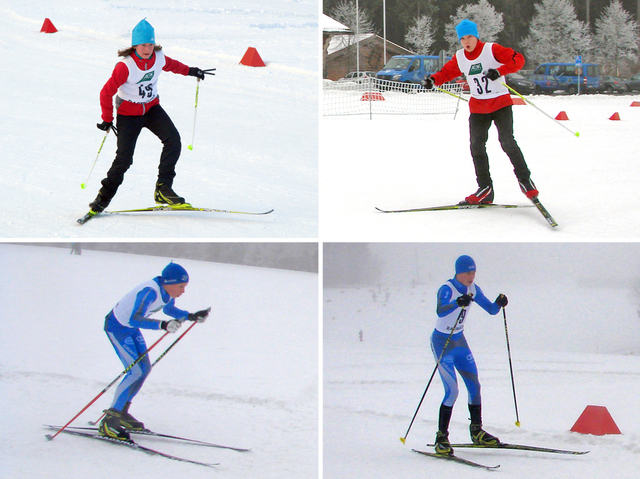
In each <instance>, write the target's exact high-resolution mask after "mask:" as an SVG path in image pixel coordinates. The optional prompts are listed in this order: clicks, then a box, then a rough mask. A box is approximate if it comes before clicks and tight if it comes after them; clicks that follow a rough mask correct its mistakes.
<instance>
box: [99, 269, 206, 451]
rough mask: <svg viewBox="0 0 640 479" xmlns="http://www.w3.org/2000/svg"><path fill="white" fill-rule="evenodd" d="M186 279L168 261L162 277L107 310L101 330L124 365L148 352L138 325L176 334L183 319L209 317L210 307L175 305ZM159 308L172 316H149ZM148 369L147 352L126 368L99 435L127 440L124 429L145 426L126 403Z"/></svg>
mask: <svg viewBox="0 0 640 479" xmlns="http://www.w3.org/2000/svg"><path fill="white" fill-rule="evenodd" d="M188 282H189V275H188V273H187V271H186V270H185V269H184V268H183V267H182V266H180V265H179V264H177V263H173V262H171V263H169V264H168V265H167V266H166V267H165V268H164V270H163V271H162V275H161V276H156V277H155V278H153V279H151V280H149V281H147V282H145V283H142V284H140V285H138V286H136V287H135V288H134V289H133V290H131V291H130V292H129V293H128V294H127V295H126V296H125V297H124V298H122V299H121V300H120V301H119V302H118V304H116V305H115V307H114V308H113V309H112V310H111V312H109V314H108V315H107V317H106V320H105V323H104V330H105V332H106V333H107V336H108V337H109V340H110V341H111V344H113V347H114V348H115V350H116V354H117V355H118V358H120V361H122V364H124V365H125V367H129V366H130V365H131V364H133V363H134V362H135V361H136V360H137V359H138V358H139V357H140V356H142V355H143V354H145V352H146V351H147V345H146V343H145V340H144V337H143V336H142V333H141V332H140V328H143V329H156V330H157V329H164V330H165V331H167V332H169V333H175V332H176V331H177V330H178V328H180V326H181V324H182V322H183V321H187V320H188V321H197V322H199V323H202V322H204V321H205V320H206V319H207V317H209V311H210V310H211V308H209V309H206V310H202V311H198V312H196V313H189V312H187V311H183V310H181V309H178V308H177V307H176V306H175V299H176V298H178V297H180V296H181V295H182V293H184V290H185V288H186V287H187V283H188ZM161 309H162V311H163V312H164V313H165V314H166V315H167V316H170V317H172V318H175V319H172V320H169V321H158V320H155V319H151V318H149V316H151V314H152V313H154V312H156V311H159V310H161ZM150 372H151V362H150V360H149V356H148V355H147V356H144V358H142V359H141V360H140V362H138V363H137V364H136V365H135V366H134V367H132V368H131V369H130V370H129V372H128V373H127V374H126V376H125V377H124V379H123V380H122V382H121V383H120V384H119V385H118V388H117V389H116V393H115V397H114V398H113V403H112V404H111V407H110V408H109V409H107V410H106V411H104V413H105V417H104V419H103V420H102V422H101V423H100V427H99V432H100V434H101V435H103V436H107V437H110V438H113V439H119V440H122V441H127V440H129V433H128V432H127V430H132V431H140V430H143V429H144V424H143V423H142V422H140V421H138V420H137V419H136V418H134V417H133V416H132V415H131V414H129V406H130V405H131V401H132V400H133V398H134V397H135V396H136V394H138V392H139V391H140V388H141V387H142V385H143V384H144V381H145V379H146V378H147V376H148V375H149V373H150Z"/></svg>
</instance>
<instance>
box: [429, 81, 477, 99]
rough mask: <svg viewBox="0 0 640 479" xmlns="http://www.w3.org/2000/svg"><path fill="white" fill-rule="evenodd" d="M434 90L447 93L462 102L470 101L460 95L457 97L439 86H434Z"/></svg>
mask: <svg viewBox="0 0 640 479" xmlns="http://www.w3.org/2000/svg"><path fill="white" fill-rule="evenodd" d="M433 88H435V89H436V90H438V91H441V92H442V93H446V94H447V95H451V96H453V97H455V98H457V99H458V100H462V101H466V102H468V101H469V100H467V99H466V98H463V97H461V96H460V95H456V94H455V93H452V92H450V91H449V90H445V89H444V88H440V87H439V86H435V85H433Z"/></svg>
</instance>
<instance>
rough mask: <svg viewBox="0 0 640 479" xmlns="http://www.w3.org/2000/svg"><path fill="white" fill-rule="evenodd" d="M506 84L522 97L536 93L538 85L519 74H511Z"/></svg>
mask: <svg viewBox="0 0 640 479" xmlns="http://www.w3.org/2000/svg"><path fill="white" fill-rule="evenodd" d="M506 83H507V85H509V86H510V87H511V88H513V89H514V90H515V91H517V92H518V93H520V94H521V95H528V94H529V93H534V92H535V91H536V84H535V83H533V82H532V81H531V80H527V79H526V78H525V77H523V76H522V75H520V74H519V73H509V74H508V75H507V81H506Z"/></svg>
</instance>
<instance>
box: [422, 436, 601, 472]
mask: <svg viewBox="0 0 640 479" xmlns="http://www.w3.org/2000/svg"><path fill="white" fill-rule="evenodd" d="M427 446H433V444H427ZM451 447H453V448H473V449H512V450H517V451H532V452H542V453H549V454H569V455H573V456H579V455H583V454H587V453H588V452H589V451H568V450H565V449H554V448H548V447H538V446H525V445H523V444H509V443H505V442H501V443H498V444H495V445H491V446H489V445H482V444H466V443H465V444H452V445H451ZM412 451H414V452H417V453H418V454H422V455H424V456H429V457H435V458H438V459H445V460H448V461H452V462H457V463H459V464H464V465H467V466H471V467H476V468H480V469H487V470H494V469H498V468H499V467H500V464H498V465H496V466H486V465H484V464H480V463H478V462H474V461H470V460H468V459H465V458H462V457H460V456H456V455H454V454H451V455H444V454H436V453H433V452H427V451H420V450H418V449H412Z"/></svg>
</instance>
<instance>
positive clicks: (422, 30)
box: [405, 15, 436, 55]
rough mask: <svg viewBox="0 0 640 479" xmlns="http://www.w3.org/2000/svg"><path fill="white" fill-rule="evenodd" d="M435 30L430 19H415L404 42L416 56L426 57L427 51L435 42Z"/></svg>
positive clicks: (427, 17) (426, 17) (424, 16)
mask: <svg viewBox="0 0 640 479" xmlns="http://www.w3.org/2000/svg"><path fill="white" fill-rule="evenodd" d="M435 30H436V29H435V27H434V26H433V20H432V18H431V17H429V16H427V15H422V16H421V17H419V18H416V19H415V23H414V25H413V26H411V27H409V30H408V31H407V35H406V36H405V41H406V42H407V45H410V46H411V47H413V50H414V51H415V52H416V53H417V54H418V55H428V54H429V49H430V48H431V45H433V42H434V41H435V33H436V31H435Z"/></svg>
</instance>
